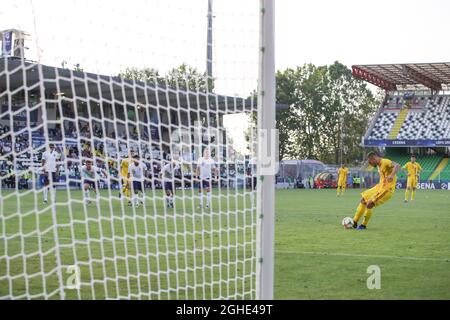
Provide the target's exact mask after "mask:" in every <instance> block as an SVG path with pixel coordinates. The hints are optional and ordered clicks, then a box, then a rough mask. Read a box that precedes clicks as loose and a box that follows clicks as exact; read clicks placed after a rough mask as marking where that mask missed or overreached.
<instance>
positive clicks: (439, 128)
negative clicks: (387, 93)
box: [367, 95, 450, 140]
mask: <svg viewBox="0 0 450 320" xmlns="http://www.w3.org/2000/svg"><path fill="white" fill-rule="evenodd" d="M425 98H426V101H427V103H426V105H425V106H424V107H419V108H417V107H416V108H410V109H406V108H403V109H401V110H400V111H399V110H398V109H394V108H391V106H392V105H389V104H386V105H385V106H384V109H383V111H382V112H381V113H380V115H379V116H378V118H377V119H376V120H375V124H374V126H373V127H372V129H371V130H370V132H369V134H368V135H367V139H371V140H382V139H388V138H389V139H410V140H412V139H448V138H450V96H448V95H440V96H435V97H431V96H427V97H425ZM391 99H394V98H393V97H391ZM395 106H398V105H397V104H395ZM402 113H404V114H405V118H404V120H402V119H399V118H400V115H401V114H402ZM400 120H401V121H400ZM396 123H401V126H400V127H399V130H398V134H394V135H392V133H396V132H394V129H395V128H394V127H395V124H396Z"/></svg>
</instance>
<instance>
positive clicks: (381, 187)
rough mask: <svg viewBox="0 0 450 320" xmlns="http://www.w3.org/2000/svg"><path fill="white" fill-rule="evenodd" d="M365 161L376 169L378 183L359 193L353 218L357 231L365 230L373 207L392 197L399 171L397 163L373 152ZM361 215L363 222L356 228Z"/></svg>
mask: <svg viewBox="0 0 450 320" xmlns="http://www.w3.org/2000/svg"><path fill="white" fill-rule="evenodd" d="M367 160H368V162H369V164H370V165H371V166H374V167H375V166H377V167H378V173H379V174H380V181H379V182H378V184H377V185H375V186H374V187H373V188H371V189H368V190H366V191H364V192H362V193H361V197H362V198H361V201H360V204H359V205H358V208H357V209H356V213H355V216H354V218H353V227H354V228H357V229H358V230H364V229H366V227H367V224H368V223H369V220H370V217H371V216H372V209H373V208H374V207H377V206H379V205H381V204H383V203H385V202H386V201H388V200H389V199H390V198H391V197H392V195H393V194H394V191H395V183H396V182H397V171H398V170H399V169H400V165H399V164H398V163H395V162H393V161H391V160H389V159H384V158H381V157H380V156H379V155H378V154H376V153H375V152H373V151H371V152H369V153H368V154H367ZM363 214H364V220H363V222H362V224H361V225H360V226H358V221H359V219H360V218H361V216H362V215H363Z"/></svg>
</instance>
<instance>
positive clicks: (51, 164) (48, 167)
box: [42, 150, 58, 172]
mask: <svg viewBox="0 0 450 320" xmlns="http://www.w3.org/2000/svg"><path fill="white" fill-rule="evenodd" d="M42 160H45V164H44V169H45V171H47V172H56V161H57V160H58V152H56V151H55V150H53V151H45V152H44V153H43V154H42Z"/></svg>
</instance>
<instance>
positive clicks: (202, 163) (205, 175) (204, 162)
mask: <svg viewBox="0 0 450 320" xmlns="http://www.w3.org/2000/svg"><path fill="white" fill-rule="evenodd" d="M197 166H198V167H199V168H200V179H202V180H207V179H211V176H212V170H213V169H216V162H215V161H214V159H212V158H208V159H205V157H200V158H199V159H198V161H197Z"/></svg>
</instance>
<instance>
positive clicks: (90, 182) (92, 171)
mask: <svg viewBox="0 0 450 320" xmlns="http://www.w3.org/2000/svg"><path fill="white" fill-rule="evenodd" d="M98 171H102V172H103V174H104V175H105V176H106V177H107V176H108V174H107V173H106V171H105V170H103V169H100V168H98V167H96V166H94V165H93V162H92V160H90V159H89V160H86V163H85V165H83V166H82V167H81V178H82V179H83V191H84V197H85V199H86V203H87V204H90V203H91V195H90V190H91V189H92V190H93V191H94V192H95V196H96V197H97V195H98V194H97V181H98V173H97V172H98Z"/></svg>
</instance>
